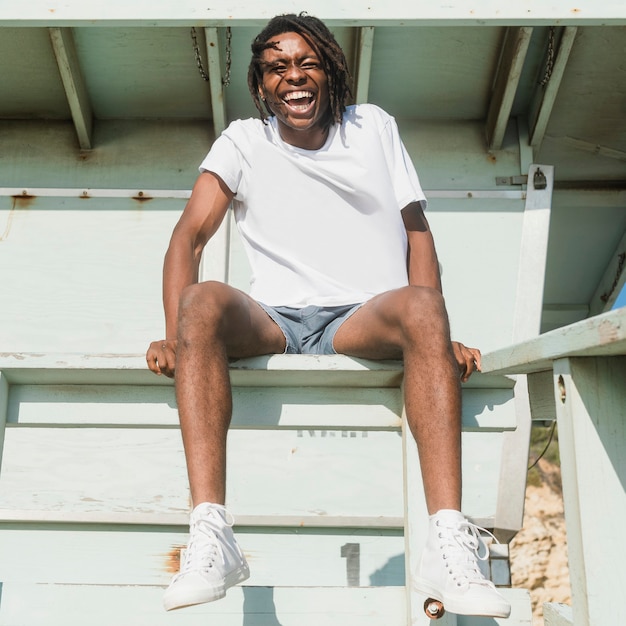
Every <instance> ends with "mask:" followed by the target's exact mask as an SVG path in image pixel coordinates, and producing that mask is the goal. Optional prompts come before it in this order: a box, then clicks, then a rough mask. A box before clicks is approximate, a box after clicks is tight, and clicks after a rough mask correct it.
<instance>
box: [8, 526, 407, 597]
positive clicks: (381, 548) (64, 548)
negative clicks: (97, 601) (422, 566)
mask: <svg viewBox="0 0 626 626" xmlns="http://www.w3.org/2000/svg"><path fill="white" fill-rule="evenodd" d="M187 531H188V528H187V527H182V526H181V527H180V528H179V529H174V528H172V527H167V528H162V529H161V528H158V527H137V528H133V527H128V526H125V527H119V526H117V527H116V526H105V525H97V526H94V527H90V526H87V527H85V526H80V525H74V524H72V525H67V524H64V525H39V524H38V525H36V526H33V525H27V526H21V527H16V526H14V525H5V526H4V527H3V528H2V532H1V533H0V552H1V553H2V559H0V580H2V581H3V582H4V583H7V582H12V583H15V582H20V583H25V582H34V583H46V584H53V583H61V584H83V585H166V584H168V583H169V581H170V578H171V576H172V574H174V573H175V572H176V571H177V569H178V566H179V556H180V550H181V547H184V546H185V545H186V543H187ZM235 534H236V536H237V540H238V542H239V544H240V546H241V548H242V550H243V551H244V553H245V555H246V559H247V560H248V563H249V565H250V573H251V577H250V579H249V584H251V585H272V586H281V585H285V586H291V585H298V586H346V585H348V583H349V579H348V569H350V571H351V572H352V573H354V575H355V579H356V580H358V584H359V585H364V586H369V585H374V586H402V585H404V538H403V536H402V530H401V529H399V530H394V531H391V530H369V529H368V530H365V529H364V530H361V531H358V530H353V529H348V530H345V531H342V530H341V529H339V530H338V529H327V530H320V529H302V528H290V529H282V530H281V529H275V528H267V529H244V528H242V527H240V526H236V527H235ZM346 545H349V546H355V547H356V550H357V551H358V557H357V558H356V559H353V558H350V559H348V558H346V557H345V556H342V548H343V547H345V546H346Z"/></svg>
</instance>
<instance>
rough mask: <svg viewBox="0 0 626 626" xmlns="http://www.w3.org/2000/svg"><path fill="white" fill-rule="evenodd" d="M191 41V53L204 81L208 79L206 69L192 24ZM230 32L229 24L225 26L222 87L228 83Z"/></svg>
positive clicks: (230, 48) (230, 50) (230, 47)
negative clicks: (224, 63)
mask: <svg viewBox="0 0 626 626" xmlns="http://www.w3.org/2000/svg"><path fill="white" fill-rule="evenodd" d="M190 34H191V42H192V46H193V53H194V56H195V59H196V65H197V66H198V72H200V76H202V79H203V80H205V81H208V80H209V75H208V73H207V71H206V70H205V69H204V64H203V62H202V54H201V53H200V44H199V43H198V36H197V34H196V29H195V27H194V26H192V27H191V33H190ZM232 36H233V35H232V32H231V30H230V26H229V27H228V28H226V55H225V57H226V72H225V74H224V78H222V85H224V87H228V86H229V85H230V68H231V64H232V45H231V41H232Z"/></svg>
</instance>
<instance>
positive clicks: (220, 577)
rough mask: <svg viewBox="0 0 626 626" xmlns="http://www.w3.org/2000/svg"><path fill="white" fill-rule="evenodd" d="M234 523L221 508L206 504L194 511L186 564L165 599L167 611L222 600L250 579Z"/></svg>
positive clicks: (168, 589) (217, 505)
mask: <svg viewBox="0 0 626 626" xmlns="http://www.w3.org/2000/svg"><path fill="white" fill-rule="evenodd" d="M233 523H234V519H233V516H232V515H231V514H230V513H229V512H228V511H227V510H226V509H225V508H224V507H223V506H221V505H219V504H211V503H209V502H205V503H203V504H199V505H198V506H197V507H196V508H195V509H194V510H193V511H192V513H191V521H190V533H189V543H188V544H187V550H186V551H185V556H184V560H183V562H182V564H181V567H180V571H179V572H178V574H176V575H175V576H174V578H172V582H171V583H170V585H169V587H168V588H167V589H166V591H165V595H164V596H163V606H164V607H165V610H166V611H170V610H172V609H178V608H181V607H183V606H190V605H192V604H201V603H203V602H213V600H219V599H220V598H223V597H224V596H225V595H226V590H227V589H228V588H229V587H232V586H233V585H236V584H237V583H240V582H243V581H244V580H246V579H247V578H248V577H249V576H250V570H249V569H248V564H247V563H246V559H245V557H244V556H243V553H242V552H241V549H240V548H239V546H238V545H237V542H236V541H235V536H234V535H233V530H232V525H233Z"/></svg>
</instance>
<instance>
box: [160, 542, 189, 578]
mask: <svg viewBox="0 0 626 626" xmlns="http://www.w3.org/2000/svg"><path fill="white" fill-rule="evenodd" d="M186 547H187V546H186V545H175V546H173V547H172V549H171V550H170V551H169V552H168V553H167V554H166V555H165V571H166V572H169V573H170V574H176V573H177V572H178V570H180V552H181V550H184V549H185V548H186Z"/></svg>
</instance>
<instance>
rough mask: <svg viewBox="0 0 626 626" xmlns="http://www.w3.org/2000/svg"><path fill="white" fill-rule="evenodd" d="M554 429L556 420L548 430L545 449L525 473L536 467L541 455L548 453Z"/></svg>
mask: <svg viewBox="0 0 626 626" xmlns="http://www.w3.org/2000/svg"><path fill="white" fill-rule="evenodd" d="M555 429H556V420H554V421H553V422H552V428H551V429H550V437H549V438H548V443H547V444H546V447H545V448H544V449H543V452H542V453H541V454H540V455H539V456H538V457H537V459H536V460H535V462H534V463H533V464H532V465H531V466H530V467H529V468H528V470H527V471H530V470H531V469H532V468H533V467H535V465H537V463H539V461H540V460H541V458H542V457H543V455H544V454H545V453H546V452H547V451H548V448H549V447H550V444H551V443H552V437H554V430H555Z"/></svg>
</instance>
